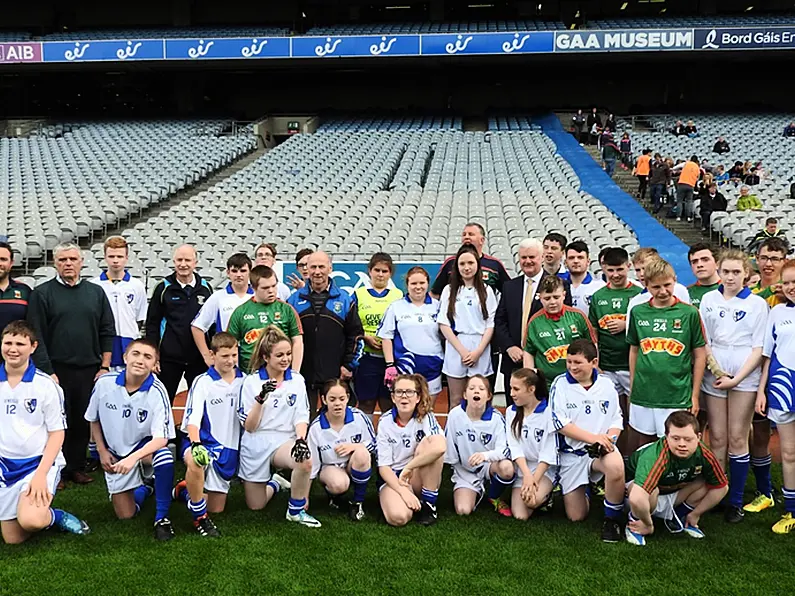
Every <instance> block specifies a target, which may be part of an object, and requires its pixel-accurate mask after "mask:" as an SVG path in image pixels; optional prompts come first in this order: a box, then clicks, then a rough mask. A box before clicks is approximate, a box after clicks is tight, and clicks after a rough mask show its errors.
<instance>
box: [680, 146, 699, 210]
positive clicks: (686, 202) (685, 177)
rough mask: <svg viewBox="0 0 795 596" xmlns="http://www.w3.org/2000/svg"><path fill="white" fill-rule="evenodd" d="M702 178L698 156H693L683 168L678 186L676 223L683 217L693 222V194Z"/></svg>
mask: <svg viewBox="0 0 795 596" xmlns="http://www.w3.org/2000/svg"><path fill="white" fill-rule="evenodd" d="M700 176H701V167H700V166H699V162H698V156H697V155H693V156H692V157H691V158H690V159H689V160H688V161H687V162H686V163H685V164H684V166H683V167H682V170H681V172H680V173H679V181H678V182H677V184H676V204H675V210H676V221H682V216H684V217H686V218H687V221H693V192H694V189H695V187H696V182H698V179H699V177H700Z"/></svg>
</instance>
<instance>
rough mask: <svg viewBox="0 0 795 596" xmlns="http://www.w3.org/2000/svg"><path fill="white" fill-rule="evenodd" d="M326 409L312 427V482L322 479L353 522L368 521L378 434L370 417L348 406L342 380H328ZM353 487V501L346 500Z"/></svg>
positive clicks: (337, 506) (333, 500)
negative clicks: (366, 502)
mask: <svg viewBox="0 0 795 596" xmlns="http://www.w3.org/2000/svg"><path fill="white" fill-rule="evenodd" d="M320 399H321V400H322V401H323V409H322V410H321V411H320V414H318V417H317V418H315V419H314V420H313V421H312V424H311V425H310V426H309V437H308V439H307V441H308V443H309V449H310V451H311V452H312V479H313V480H314V479H315V478H318V479H319V480H320V482H321V483H322V484H323V486H324V487H325V488H326V492H327V493H328V495H329V499H330V504H331V506H332V507H334V508H335V509H340V510H342V509H345V510H346V511H347V512H348V517H350V518H351V520H353V521H361V520H363V519H364V507H363V503H364V495H365V493H366V492H367V483H368V482H369V481H370V472H371V459H372V458H371V457H370V456H371V454H372V453H373V451H375V431H374V430H373V425H372V423H371V422H370V418H369V417H368V416H367V415H366V414H365V413H364V412H362V411H361V410H359V409H358V408H351V407H350V406H349V405H348V400H349V399H350V390H349V389H348V384H347V383H346V382H345V381H343V380H341V379H331V380H330V381H326V384H325V385H324V386H323V390H322V392H321V394H320ZM351 484H353V498H352V499H351V500H350V501H348V499H347V498H345V495H346V493H347V492H348V487H349V486H350V485H351Z"/></svg>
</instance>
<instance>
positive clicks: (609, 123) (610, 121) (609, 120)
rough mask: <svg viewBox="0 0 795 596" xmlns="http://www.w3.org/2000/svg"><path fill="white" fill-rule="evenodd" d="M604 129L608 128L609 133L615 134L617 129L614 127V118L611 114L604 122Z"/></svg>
mask: <svg viewBox="0 0 795 596" xmlns="http://www.w3.org/2000/svg"><path fill="white" fill-rule="evenodd" d="M605 128H609V129H610V132H616V130H618V127H617V126H616V117H615V115H613V114H608V115H607V120H605Z"/></svg>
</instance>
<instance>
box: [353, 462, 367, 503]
mask: <svg viewBox="0 0 795 596" xmlns="http://www.w3.org/2000/svg"><path fill="white" fill-rule="evenodd" d="M370 475H371V472H370V470H365V471H364V472H360V471H359V470H354V469H353V468H351V480H352V481H353V502H354V503H364V494H365V493H366V492H367V483H368V482H370Z"/></svg>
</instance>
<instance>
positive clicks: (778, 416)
mask: <svg viewBox="0 0 795 596" xmlns="http://www.w3.org/2000/svg"><path fill="white" fill-rule="evenodd" d="M767 419H768V420H770V422H775V423H776V424H791V423H793V422H795V412H785V411H784V410H775V409H773V408H768V409H767Z"/></svg>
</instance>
